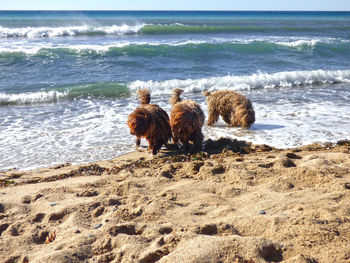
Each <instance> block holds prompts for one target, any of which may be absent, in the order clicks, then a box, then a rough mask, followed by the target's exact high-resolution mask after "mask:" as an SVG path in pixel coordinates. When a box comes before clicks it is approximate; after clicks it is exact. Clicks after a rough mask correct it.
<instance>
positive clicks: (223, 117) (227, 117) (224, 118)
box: [221, 114, 232, 125]
mask: <svg viewBox="0 0 350 263" xmlns="http://www.w3.org/2000/svg"><path fill="white" fill-rule="evenodd" d="M221 117H222V119H223V120H224V122H226V123H227V124H229V125H231V124H232V123H231V119H230V117H231V115H230V114H224V115H221Z"/></svg>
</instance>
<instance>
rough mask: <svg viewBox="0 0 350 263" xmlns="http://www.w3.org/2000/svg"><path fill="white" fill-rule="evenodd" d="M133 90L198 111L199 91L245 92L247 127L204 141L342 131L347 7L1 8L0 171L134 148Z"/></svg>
mask: <svg viewBox="0 0 350 263" xmlns="http://www.w3.org/2000/svg"><path fill="white" fill-rule="evenodd" d="M139 88H148V89H150V91H151V95H152V102H153V103H156V104H159V105H160V106H161V107H163V108H164V109H165V110H166V111H167V112H168V113H170V109H171V107H170V105H169V102H168V99H169V97H170V94H171V91H172V89H174V88H182V89H184V90H185V92H184V93H183V96H182V97H183V98H184V99H193V100H195V101H197V102H198V103H199V104H200V105H201V107H202V108H203V110H204V112H205V113H206V114H207V105H206V102H205V97H204V96H203V95H202V91H204V90H210V91H214V90H223V89H229V90H234V91H238V92H240V93H242V94H244V95H245V96H247V97H248V98H249V99H250V100H251V101H252V103H253V106H254V109H255V112H256V122H255V123H254V125H253V126H252V127H251V128H250V129H249V130H245V129H241V128H232V127H228V126H227V125H226V124H225V123H224V122H223V121H222V120H220V121H219V122H218V123H217V124H216V125H215V126H214V127H207V126H206V125H205V126H204V129H203V132H204V135H205V139H209V138H211V139H216V138H220V137H229V138H237V139H238V140H247V141H250V142H252V143H256V144H268V145H271V146H275V147H280V148H290V147H297V146H301V145H306V144H310V143H314V142H321V143H322V142H336V141H338V140H341V139H350V113H349V112H350V12H248V11H246V12H214V11H212V12H206V11H201V12H194V11H188V12H186V11H81V12H77V11H74V12H68V11H59V12H56V11H3V12H0V171H1V170H8V169H13V168H17V169H22V170H26V169H31V168H39V167H46V166H52V165H56V164H60V163H66V162H70V163H86V162H91V161H97V160H104V159H109V158H113V157H116V156H118V155H121V154H124V153H127V152H130V151H133V150H134V149H135V148H134V141H135V137H134V136H132V135H130V134H129V129H128V127H127V125H126V119H127V116H128V114H129V113H130V112H131V111H133V110H134V109H135V108H136V107H137V106H138V97H137V89H139ZM143 144H144V145H146V143H145V142H143Z"/></svg>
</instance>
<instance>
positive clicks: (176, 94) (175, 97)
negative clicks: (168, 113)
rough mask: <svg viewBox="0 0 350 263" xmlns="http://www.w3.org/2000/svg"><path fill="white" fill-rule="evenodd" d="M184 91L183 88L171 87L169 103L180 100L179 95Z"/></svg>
mask: <svg viewBox="0 0 350 263" xmlns="http://www.w3.org/2000/svg"><path fill="white" fill-rule="evenodd" d="M182 92H184V90H183V89H173V95H172V96H171V98H170V100H169V101H170V104H171V105H172V106H174V105H175V104H176V103H178V102H181V98H180V95H181V93H182Z"/></svg>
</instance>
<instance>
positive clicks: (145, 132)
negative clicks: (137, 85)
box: [127, 89, 172, 155]
mask: <svg viewBox="0 0 350 263" xmlns="http://www.w3.org/2000/svg"><path fill="white" fill-rule="evenodd" d="M138 93H139V96H140V104H141V105H140V106H139V107H138V108H136V109H135V110H134V111H133V112H132V113H130V114H129V116H128V120H127V125H128V126H129V128H130V134H132V135H135V136H136V145H137V146H139V145H140V142H141V138H142V137H144V138H146V140H147V141H148V149H149V150H152V154H153V155H156V154H157V153H158V151H159V150H160V149H161V148H162V146H163V145H164V144H166V143H167V142H168V141H169V140H170V139H171V138H172V134H171V128H170V123H169V116H168V114H167V113H166V111H165V110H163V109H162V108H161V107H159V106H158V105H156V104H149V103H150V100H151V98H150V92H149V90H147V89H143V90H139V91H138Z"/></svg>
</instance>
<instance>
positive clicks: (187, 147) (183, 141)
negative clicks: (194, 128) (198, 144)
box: [181, 139, 190, 152]
mask: <svg viewBox="0 0 350 263" xmlns="http://www.w3.org/2000/svg"><path fill="white" fill-rule="evenodd" d="M181 143H182V145H183V146H184V149H185V151H186V152H189V151H190V142H189V140H185V139H181Z"/></svg>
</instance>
